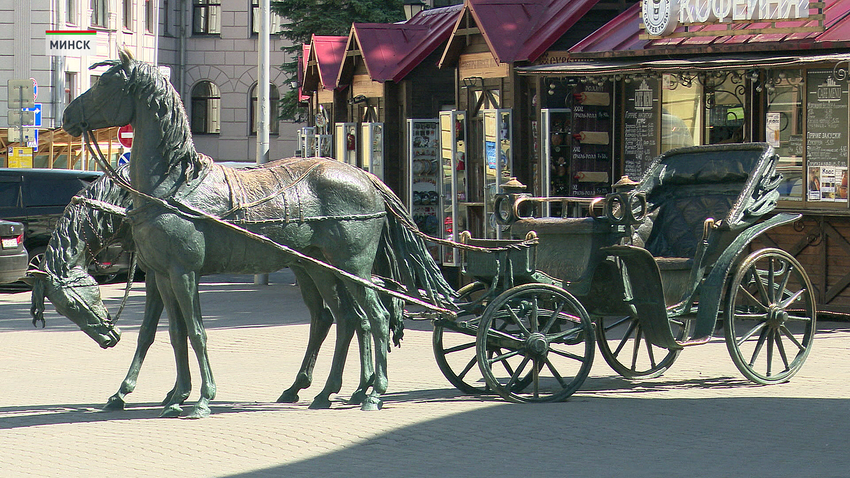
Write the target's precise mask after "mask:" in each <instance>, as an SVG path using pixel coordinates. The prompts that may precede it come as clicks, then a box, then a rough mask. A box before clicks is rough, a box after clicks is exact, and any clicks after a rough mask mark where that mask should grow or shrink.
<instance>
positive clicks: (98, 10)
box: [91, 0, 109, 27]
mask: <svg viewBox="0 0 850 478" xmlns="http://www.w3.org/2000/svg"><path fill="white" fill-rule="evenodd" d="M107 1H108V0H91V24H92V25H94V26H98V27H106V22H107V19H108V16H109V15H108V14H109V10H108V8H107Z"/></svg>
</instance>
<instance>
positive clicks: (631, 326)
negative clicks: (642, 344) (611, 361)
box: [614, 319, 638, 357]
mask: <svg viewBox="0 0 850 478" xmlns="http://www.w3.org/2000/svg"><path fill="white" fill-rule="evenodd" d="M637 324H638V322H637V320H636V319H632V322H631V323H630V324H629V328H628V329H626V333H625V334H623V338H622V339H620V343H619V344H618V345H617V349H616V350H614V356H615V357H617V356H619V355H620V352H621V351H622V350H623V347H625V345H626V344H627V343H628V342H629V337H631V336H632V332H634V331H635V327H637Z"/></svg>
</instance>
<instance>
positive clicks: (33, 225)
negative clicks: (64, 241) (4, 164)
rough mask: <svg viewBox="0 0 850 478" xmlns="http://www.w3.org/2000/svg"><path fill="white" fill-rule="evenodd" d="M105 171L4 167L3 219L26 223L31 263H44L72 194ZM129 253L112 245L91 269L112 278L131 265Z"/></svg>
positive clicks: (0, 176)
mask: <svg viewBox="0 0 850 478" xmlns="http://www.w3.org/2000/svg"><path fill="white" fill-rule="evenodd" d="M102 174H103V173H101V172H97V171H76V170H67V169H18V168H0V219H6V220H10V221H16V222H20V223H22V224H23V225H24V247H25V248H26V249H27V251H29V263H30V264H31V266H33V267H37V266H38V265H39V264H41V261H42V260H43V258H44V251H45V250H46V249H47V243H48V242H49V241H50V236H51V234H52V233H53V229H54V228H55V227H56V223H57V222H58V220H59V218H60V217H62V214H63V213H64V211H65V206H67V205H68V203H70V202H71V198H72V197H74V196H75V195H76V194H77V193H79V192H80V191H81V190H82V189H83V188H85V187H87V186H88V185H89V184H91V183H92V182H93V181H95V180H96V179H97V178H99V177H100V176H101V175H102ZM126 257H127V254H126V253H123V251H122V249H121V247H120V246H111V247H110V248H108V249H107V250H106V251H104V252H103V253H101V254H100V255H99V256H98V257H97V258H96V260H94V261H92V264H91V266H90V270H91V271H92V274H93V275H95V277H97V278H98V279H99V280H108V279H111V278H113V277H115V275H116V274H118V273H120V272H123V271H126V270H127V268H128V261H127V259H126Z"/></svg>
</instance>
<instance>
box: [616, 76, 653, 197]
mask: <svg viewBox="0 0 850 478" xmlns="http://www.w3.org/2000/svg"><path fill="white" fill-rule="evenodd" d="M659 97H660V95H659V90H658V81H647V80H645V79H644V80H641V81H639V82H638V81H633V82H631V83H626V84H625V103H626V104H625V113H624V118H623V127H624V129H625V132H624V139H625V141H624V142H625V144H624V151H623V174H625V175H626V176H628V177H629V178H630V179H632V180H634V181H640V180H641V178H642V177H643V173H644V172H646V169H647V168H648V167H649V164H650V163H651V162H652V159H653V158H655V156H657V155H658V130H657V128H658V123H660V121H659V119H660V118H661V105H660V102H659V101H658V100H659Z"/></svg>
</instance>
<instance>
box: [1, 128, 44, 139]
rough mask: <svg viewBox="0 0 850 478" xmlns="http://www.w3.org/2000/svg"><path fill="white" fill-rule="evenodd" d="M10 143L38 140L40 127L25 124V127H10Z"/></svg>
mask: <svg viewBox="0 0 850 478" xmlns="http://www.w3.org/2000/svg"><path fill="white" fill-rule="evenodd" d="M8 131H9V142H10V143H30V142H33V141H38V129H36V128H30V127H28V126H25V127H23V128H21V127H17V128H9V130H8Z"/></svg>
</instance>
